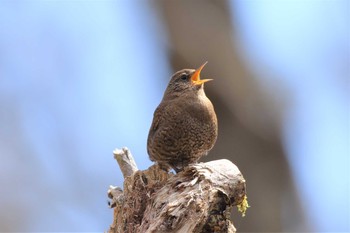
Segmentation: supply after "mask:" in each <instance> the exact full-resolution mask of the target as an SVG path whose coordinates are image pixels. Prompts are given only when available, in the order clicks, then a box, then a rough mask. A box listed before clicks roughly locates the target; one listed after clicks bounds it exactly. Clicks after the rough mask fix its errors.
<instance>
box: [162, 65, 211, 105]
mask: <svg viewBox="0 0 350 233" xmlns="http://www.w3.org/2000/svg"><path fill="white" fill-rule="evenodd" d="M206 64H207V62H206V63H204V64H203V65H201V66H200V67H199V68H198V69H196V70H193V69H183V70H180V71H177V72H176V73H175V74H174V75H173V76H172V77H171V79H170V82H169V84H168V87H167V89H166V91H165V93H164V97H165V98H166V97H170V98H171V97H176V96H182V95H186V94H190V93H197V92H198V91H199V90H201V89H203V84H204V83H205V82H208V81H211V80H212V79H200V73H201V71H202V69H203V67H204V66H205V65H206Z"/></svg>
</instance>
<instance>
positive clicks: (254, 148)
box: [154, 0, 307, 232]
mask: <svg viewBox="0 0 350 233" xmlns="http://www.w3.org/2000/svg"><path fill="white" fill-rule="evenodd" d="M154 4H155V6H156V7H157V10H158V11H159V12H160V15H161V17H162V21H163V22H164V28H166V30H167V32H168V38H169V40H170V42H169V49H170V56H171V62H172V65H173V67H174V70H179V69H183V68H197V67H199V66H200V65H201V64H203V63H204V62H205V61H208V62H209V63H208V65H207V66H206V67H205V69H204V70H203V72H202V77H203V78H213V79H214V81H213V82H211V83H208V84H207V85H206V92H207V95H208V96H209V98H210V99H211V100H212V102H213V104H214V106H215V109H216V112H217V115H218V121H219V138H218V141H217V143H216V145H215V147H214V149H213V150H212V151H211V152H210V154H209V155H208V156H207V157H206V158H204V160H206V161H208V160H214V159H220V157H218V156H217V155H230V156H227V157H226V158H227V159H229V160H231V161H233V162H234V163H236V164H237V166H238V167H240V169H241V171H242V172H243V174H245V178H246V180H247V183H248V186H247V193H248V201H249V204H250V205H251V208H250V209H249V210H248V212H247V216H246V217H245V218H243V219H242V218H241V217H239V216H237V215H236V216H234V223H235V226H236V227H237V230H238V232H244V231H275V232H280V231H288V230H289V231H297V230H298V229H304V230H305V229H307V228H306V226H305V221H304V217H303V214H302V210H301V205H300V203H299V201H298V196H297V194H296V191H295V188H294V186H293V183H292V179H291V176H290V172H289V167H288V164H287V160H286V156H285V154H284V151H283V148H282V143H281V139H280V132H281V129H280V124H281V116H282V113H283V110H284V109H283V106H281V105H278V104H276V98H271V96H269V95H267V90H264V89H262V87H260V86H259V85H258V82H257V81H256V80H254V78H253V77H252V76H251V74H250V73H249V71H248V70H247V68H246V67H245V66H244V64H243V63H242V61H241V60H240V58H239V56H238V52H237V51H236V50H235V47H234V39H235V38H234V36H233V35H234V34H233V31H232V28H233V27H232V24H231V17H230V11H229V10H228V9H229V6H228V4H227V2H226V1H193V0H192V1H188V0H187V1H154Z"/></svg>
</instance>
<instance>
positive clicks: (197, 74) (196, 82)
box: [191, 62, 212, 85]
mask: <svg viewBox="0 0 350 233" xmlns="http://www.w3.org/2000/svg"><path fill="white" fill-rule="evenodd" d="M207 63H208V62H205V63H204V64H203V65H201V67H199V68H198V69H196V71H195V72H194V73H193V75H192V77H191V80H192V84H193V85H202V84H203V83H205V82H208V81H211V80H212V79H201V77H200V73H201V71H202V69H203V67H204V66H205V65H206V64H207Z"/></svg>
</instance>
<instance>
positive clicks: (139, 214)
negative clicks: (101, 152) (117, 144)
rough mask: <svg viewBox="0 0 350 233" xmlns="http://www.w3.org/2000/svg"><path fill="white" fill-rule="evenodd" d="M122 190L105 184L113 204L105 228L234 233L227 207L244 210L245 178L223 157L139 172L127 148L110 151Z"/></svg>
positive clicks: (113, 230)
mask: <svg viewBox="0 0 350 233" xmlns="http://www.w3.org/2000/svg"><path fill="white" fill-rule="evenodd" d="M114 157H115V158H116V159H117V161H118V164H119V166H120V169H121V170H122V173H123V175H124V179H125V180H124V190H122V189H121V188H119V187H114V186H111V187H110V189H109V190H108V196H109V198H111V202H110V207H111V208H114V217H113V223H112V224H111V226H110V229H109V231H108V232H110V233H121V232H123V233H124V232H128V233H134V232H146V233H151V232H157V233H158V232H184V233H187V232H195V233H199V232H208V233H209V232H230V233H231V232H236V229H235V227H234V226H233V224H232V222H231V221H230V214H231V209H232V207H233V206H238V209H239V210H240V211H241V212H243V214H244V212H245V209H246V208H247V207H248V204H247V201H246V186H245V180H244V178H243V176H242V174H241V172H240V171H239V169H238V168H237V167H236V165H234V164H233V163H232V162H231V161H229V160H226V159H221V160H215V161H211V162H207V163H198V164H194V165H191V166H188V167H186V168H185V169H184V170H183V171H181V172H179V173H177V174H173V173H167V172H166V171H164V170H162V169H160V167H159V166H158V165H157V164H155V165H153V166H151V167H149V168H148V169H147V170H144V171H140V170H138V169H137V166H136V164H135V162H134V159H133V157H132V155H131V153H130V151H129V150H128V149H127V148H123V149H122V150H118V149H117V150H115V151H114Z"/></svg>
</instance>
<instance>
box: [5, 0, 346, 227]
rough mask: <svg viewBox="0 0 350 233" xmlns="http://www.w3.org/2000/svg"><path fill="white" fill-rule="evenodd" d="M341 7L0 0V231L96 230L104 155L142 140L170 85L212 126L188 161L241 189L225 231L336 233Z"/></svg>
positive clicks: (108, 171)
mask: <svg viewBox="0 0 350 233" xmlns="http://www.w3.org/2000/svg"><path fill="white" fill-rule="evenodd" d="M349 9H350V7H349V1H347V0H305V1H301V0H300V1H299V0H284V1H277V0H275V1H272V0H271V1H270V0H261V1H250V0H240V1H239V0H237V1H219V0H216V1H209V0H202V1H199V0H191V1H190V0H186V1H185V0H181V1H175V0H173V1H127V0H124V1H122V0H118V1H108V0H107V1H31V0H28V1H13V0H8V1H7V0H0V158H1V162H0V231H2V232H4V231H34V232H39V231H50V232H51V231H104V230H107V229H108V228H109V225H110V224H111V222H112V215H113V211H112V210H111V209H109V208H108V206H107V195H106V192H107V189H108V187H109V185H111V184H113V185H118V186H121V185H122V182H123V178H122V175H121V172H120V171H119V168H118V166H117V164H116V162H115V160H114V159H113V155H112V151H113V150H114V149H115V148H117V147H118V148H121V147H123V146H127V147H129V148H130V149H131V151H132V153H133V155H134V157H135V159H136V161H137V163H138V166H139V168H140V169H147V168H148V166H150V165H151V162H150V161H149V159H148V155H147V152H146V140H147V134H148V129H149V127H150V124H151V121H152V117H153V111H154V110H155V108H156V106H157V105H158V104H159V102H160V100H161V98H162V95H163V91H164V90H165V88H166V85H167V83H168V80H169V78H170V76H171V75H172V73H174V72H175V71H177V70H179V69H182V68H197V67H199V66H200V65H201V64H203V63H204V62H205V61H208V62H209V63H208V65H207V66H206V67H205V69H204V70H203V72H202V77H207V78H213V79H214V81H213V82H211V83H208V84H207V85H206V93H207V95H208V96H209V98H210V99H211V100H212V102H213V104H214V106H215V108H216V112H217V115H218V120H219V138H218V141H217V143H216V146H215V148H214V149H213V150H212V151H211V152H210V154H209V156H207V157H206V158H204V159H203V161H207V160H214V159H221V158H227V159H230V160H231V161H233V162H234V163H235V164H236V165H237V166H238V167H239V168H240V170H241V172H242V173H243V175H244V177H245V178H246V180H247V189H248V200H249V203H250V205H251V208H250V209H248V212H247V215H246V217H244V218H242V217H241V216H240V215H239V214H238V213H237V212H236V211H234V213H233V219H234V223H235V225H236V227H237V229H238V231H239V232H286V231H288V232H291V231H293V232H305V231H313V232H320V231H322V232H326V231H331V232H340V231H341V232H347V231H350V228H349V221H350V220H349V219H350V216H349V205H350V204H349V199H350V198H349V197H350V195H349V177H350V176H349V168H350V164H349V163H350V161H349V156H350V155H349V144H350V143H349V142H350V138H349V131H350V127H349V122H350V118H349V100H350V98H349V97H350V96H349V95H350V94H349V93H350V92H349V87H350V85H349V77H350V70H349V69H350V68H349V67H350V51H349V50H350V49H349V44H350V38H349V35H350V25H349V22H350V16H349V13H350V11H349Z"/></svg>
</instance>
